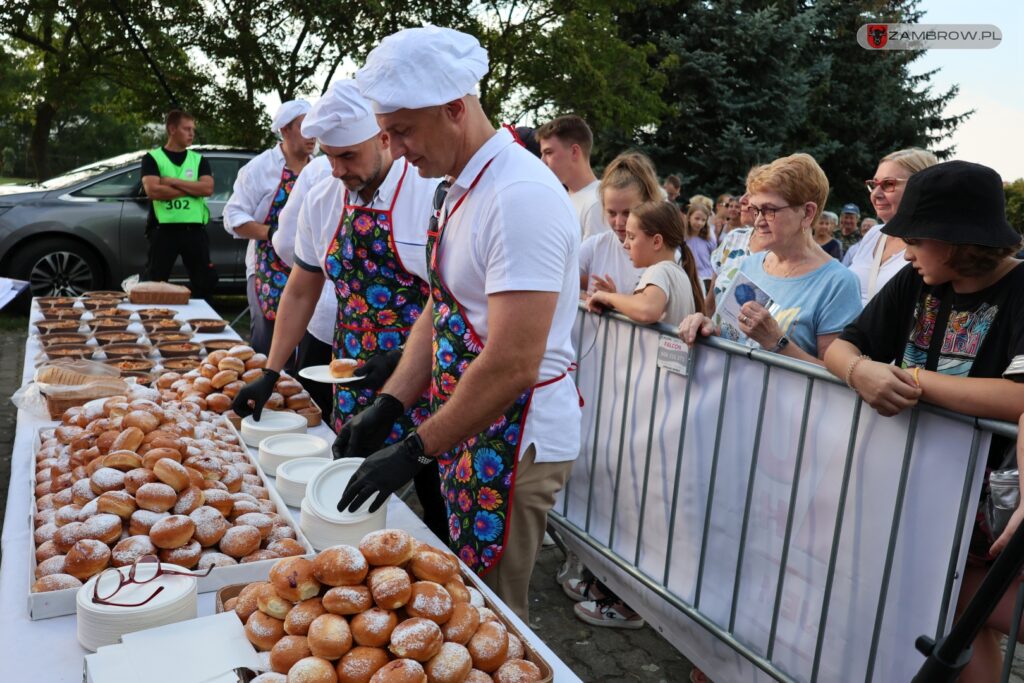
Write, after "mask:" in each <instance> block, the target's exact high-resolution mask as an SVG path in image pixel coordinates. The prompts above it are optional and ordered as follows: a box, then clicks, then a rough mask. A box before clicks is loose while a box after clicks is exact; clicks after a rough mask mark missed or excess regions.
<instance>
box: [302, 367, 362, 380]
mask: <svg viewBox="0 0 1024 683" xmlns="http://www.w3.org/2000/svg"><path fill="white" fill-rule="evenodd" d="M299 376H300V377H305V378H306V379H311V380H313V381H314V382H323V383H324V384H348V383H349V382H358V381H359V380H361V379H363V377H364V375H352V376H351V377H335V376H334V375H332V374H331V366H330V365H310V366H309V367H308V368H302V369H301V370H299Z"/></svg>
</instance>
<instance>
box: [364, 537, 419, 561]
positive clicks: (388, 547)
mask: <svg viewBox="0 0 1024 683" xmlns="http://www.w3.org/2000/svg"><path fill="white" fill-rule="evenodd" d="M359 551H360V552H362V553H363V556H364V557H366V561H367V562H369V563H370V564H371V565H373V566H374V567H379V566H383V565H392V566H397V565H400V564H405V563H406V562H408V561H409V559H410V558H411V557H412V555H413V553H414V552H415V546H414V545H413V538H412V536H410V535H409V533H408V532H407V531H403V530H402V529H381V530H380V531H373V532H371V533H368V534H366V535H365V536H363V540H362V541H360V542H359Z"/></svg>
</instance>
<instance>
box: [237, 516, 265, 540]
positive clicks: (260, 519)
mask: <svg viewBox="0 0 1024 683" xmlns="http://www.w3.org/2000/svg"><path fill="white" fill-rule="evenodd" d="M235 524H236V525H245V524H247V525H249V526H252V527H256V528H257V529H259V532H260V538H261V539H265V538H267V537H268V536H270V531H271V529H273V528H274V520H272V519H271V518H270V517H268V516H267V515H265V514H263V513H262V512H247V513H246V514H244V515H239V516H238V517H235Z"/></svg>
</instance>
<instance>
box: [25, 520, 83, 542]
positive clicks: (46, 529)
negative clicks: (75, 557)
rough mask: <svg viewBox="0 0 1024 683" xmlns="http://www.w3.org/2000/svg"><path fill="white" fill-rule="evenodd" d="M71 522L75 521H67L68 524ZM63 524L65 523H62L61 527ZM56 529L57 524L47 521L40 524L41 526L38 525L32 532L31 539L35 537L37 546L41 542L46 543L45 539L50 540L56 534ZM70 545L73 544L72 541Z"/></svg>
mask: <svg viewBox="0 0 1024 683" xmlns="http://www.w3.org/2000/svg"><path fill="white" fill-rule="evenodd" d="M73 523H75V521H71V522H68V524H73ZM63 526H66V525H62V527H63ZM57 529H58V527H57V524H56V523H54V522H48V523H46V524H44V525H42V526H41V527H38V528H37V529H36V530H35V531H33V532H32V537H33V539H35V542H36V545H37V546H38V545H42V544H43V543H46V542H47V541H52V540H53V539H54V536H56V534H57ZM76 540H77V539H76ZM71 545H74V543H72V544H71ZM69 547H70V546H69Z"/></svg>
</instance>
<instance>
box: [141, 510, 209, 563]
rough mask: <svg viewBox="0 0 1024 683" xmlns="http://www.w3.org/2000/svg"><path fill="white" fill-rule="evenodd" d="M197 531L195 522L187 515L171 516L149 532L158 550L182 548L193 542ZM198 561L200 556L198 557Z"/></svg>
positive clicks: (155, 525)
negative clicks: (193, 536)
mask: <svg viewBox="0 0 1024 683" xmlns="http://www.w3.org/2000/svg"><path fill="white" fill-rule="evenodd" d="M195 531H196V525H195V522H193V521H192V520H191V519H190V518H188V517H186V516H185V515H171V516H170V517H165V518H163V519H161V520H160V521H159V522H157V523H156V524H154V525H153V526H152V528H150V530H149V539H150V540H151V541H153V545H155V546H156V547H157V548H163V549H173V548H180V547H181V546H183V545H185V544H186V543H188V542H189V541H191V540H192V535H193V534H194V533H195ZM196 560H197V561H198V560H199V558H198V556H197V557H196Z"/></svg>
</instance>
